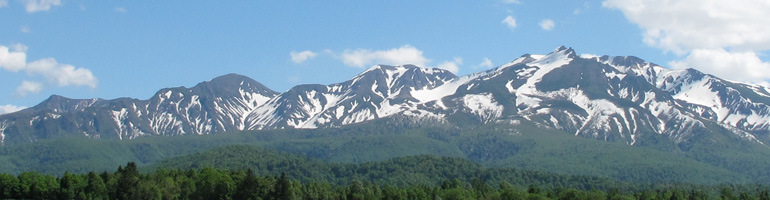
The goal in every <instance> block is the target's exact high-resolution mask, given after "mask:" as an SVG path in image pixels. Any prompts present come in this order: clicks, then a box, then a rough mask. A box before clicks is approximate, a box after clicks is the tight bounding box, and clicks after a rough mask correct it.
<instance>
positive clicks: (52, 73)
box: [26, 58, 98, 88]
mask: <svg viewBox="0 0 770 200" xmlns="http://www.w3.org/2000/svg"><path fill="white" fill-rule="evenodd" d="M26 72H27V74H30V75H41V76H43V77H45V78H46V79H47V80H48V81H50V82H53V83H56V84H57V85H58V86H88V87H91V88H96V84H97V83H98V80H97V79H96V77H94V75H93V74H92V73H91V70H88V69H84V68H76V67H75V66H72V65H68V64H60V63H58V62H56V59H53V58H44V59H40V60H36V61H33V62H31V63H28V64H27V69H26Z"/></svg>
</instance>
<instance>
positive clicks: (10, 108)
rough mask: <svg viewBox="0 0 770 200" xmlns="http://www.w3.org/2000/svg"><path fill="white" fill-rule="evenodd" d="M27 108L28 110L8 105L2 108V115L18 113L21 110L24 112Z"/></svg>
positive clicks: (0, 110) (0, 112)
mask: <svg viewBox="0 0 770 200" xmlns="http://www.w3.org/2000/svg"><path fill="white" fill-rule="evenodd" d="M25 108H27V107H24V106H15V105H11V104H6V105H4V106H0V115H2V114H8V113H12V112H16V111H20V110H23V109H25Z"/></svg>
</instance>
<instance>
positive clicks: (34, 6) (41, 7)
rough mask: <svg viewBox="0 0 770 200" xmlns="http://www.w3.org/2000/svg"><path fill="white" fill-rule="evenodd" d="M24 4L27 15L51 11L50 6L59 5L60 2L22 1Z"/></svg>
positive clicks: (56, 0) (55, 0)
mask: <svg viewBox="0 0 770 200" xmlns="http://www.w3.org/2000/svg"><path fill="white" fill-rule="evenodd" d="M22 2H24V3H25V4H26V7H27V13H34V12H39V11H48V10H51V6H59V5H61V0H22Z"/></svg>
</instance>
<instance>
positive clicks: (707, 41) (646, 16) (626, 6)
mask: <svg viewBox="0 0 770 200" xmlns="http://www.w3.org/2000/svg"><path fill="white" fill-rule="evenodd" d="M602 5H603V6H604V7H607V8H611V9H618V10H620V11H622V12H623V14H624V15H625V16H626V18H627V19H628V20H630V21H631V22H633V23H635V24H637V25H639V26H640V27H641V28H642V29H644V30H645V32H644V42H645V43H647V44H649V45H651V46H655V47H659V48H662V49H665V50H669V51H673V52H675V53H678V54H685V53H687V52H689V51H690V50H693V49H709V48H723V47H728V48H733V49H736V50H739V51H745V50H758V49H770V34H769V33H770V26H768V24H770V12H767V11H768V10H770V2H768V1H755V0H731V1H723V0H680V1H668V0H635V1H626V0H606V1H604V2H603V4H602Z"/></svg>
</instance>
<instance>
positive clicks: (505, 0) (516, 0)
mask: <svg viewBox="0 0 770 200" xmlns="http://www.w3.org/2000/svg"><path fill="white" fill-rule="evenodd" d="M503 3H509V4H521V2H520V1H519V0H503Z"/></svg>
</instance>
